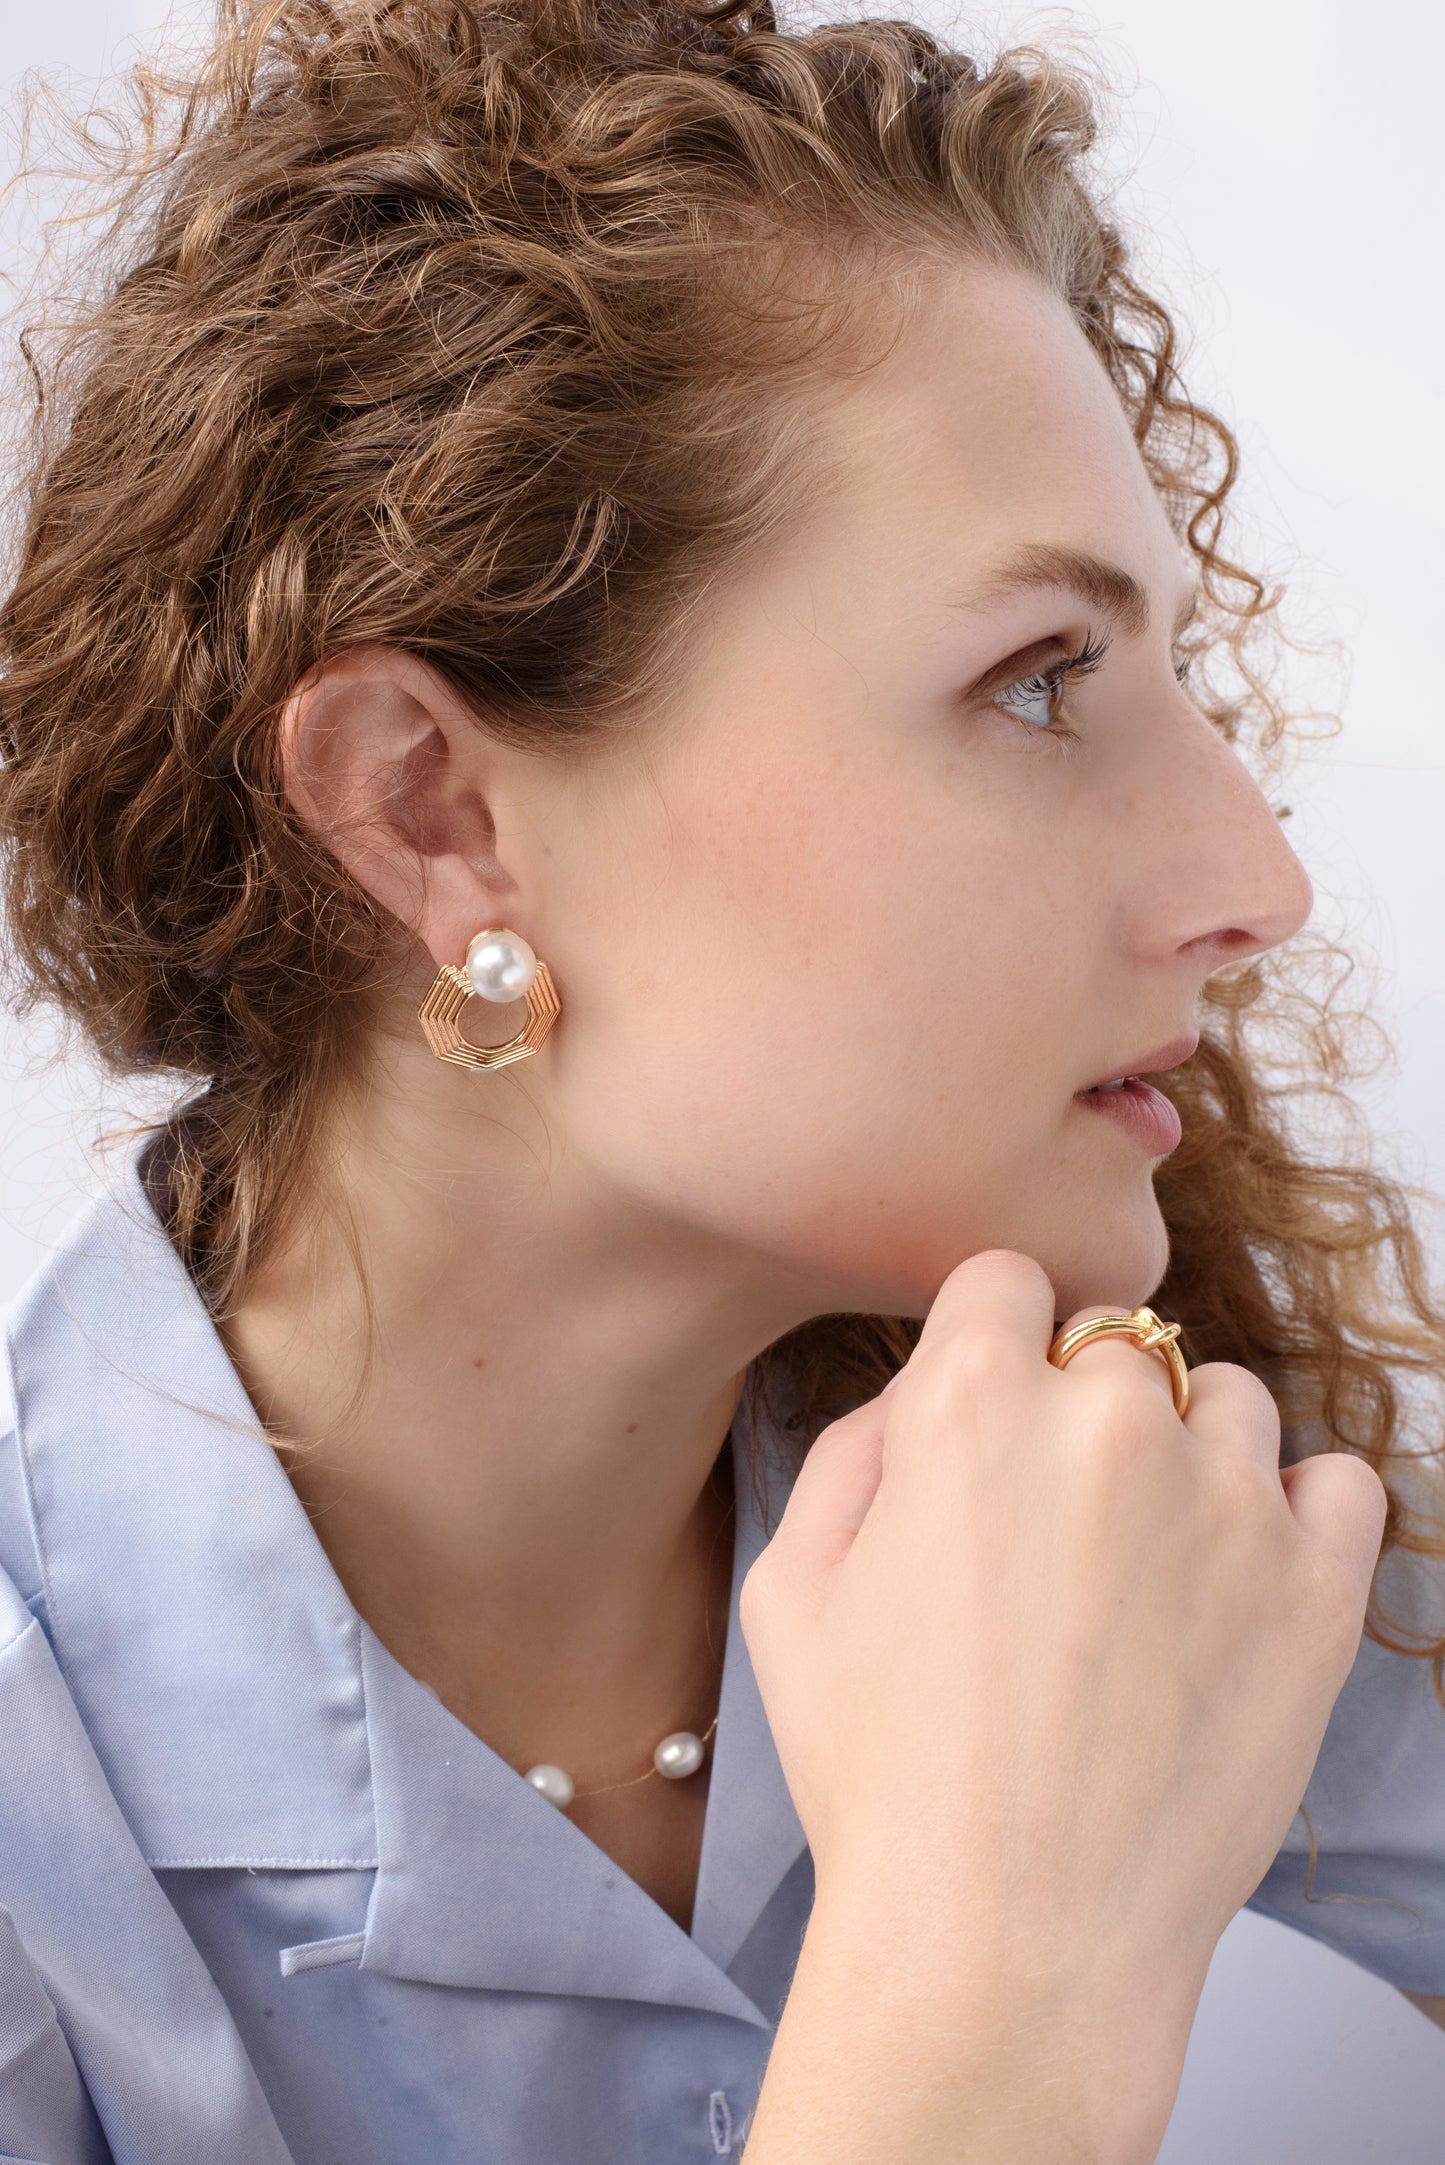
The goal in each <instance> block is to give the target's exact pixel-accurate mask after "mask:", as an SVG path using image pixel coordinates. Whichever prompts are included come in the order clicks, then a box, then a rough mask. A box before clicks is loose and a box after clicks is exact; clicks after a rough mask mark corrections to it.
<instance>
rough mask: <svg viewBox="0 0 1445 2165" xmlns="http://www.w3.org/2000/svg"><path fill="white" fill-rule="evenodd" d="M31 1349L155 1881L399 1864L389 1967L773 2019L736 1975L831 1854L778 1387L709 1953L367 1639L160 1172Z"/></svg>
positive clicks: (62, 1250) (740, 1569)
mask: <svg viewBox="0 0 1445 2165" xmlns="http://www.w3.org/2000/svg"><path fill="white" fill-rule="evenodd" d="M8 1351H9V1359H10V1368H11V1380H12V1387H13V1394H14V1400H15V1409H16V1426H17V1434H18V1437H19V1443H20V1450H21V1457H22V1462H23V1465H24V1468H25V1473H26V1480H27V1486H28V1494H29V1501H30V1507H31V1511H32V1515H33V1523H34V1529H35V1534H36V1547H37V1552H38V1555H39V1559H40V1563H41V1568H42V1572H43V1576H44V1582H45V1598H46V1603H47V1611H48V1621H49V1626H50V1631H51V1637H52V1642H53V1644H54V1647H55V1652H56V1656H57V1659H58V1661H59V1663H60V1666H61V1668H62V1670H63V1671H64V1674H65V1677H66V1681H67V1683H68V1685H69V1688H70V1691H71V1694H72V1696H73V1698H74V1699H75V1702H76V1704H77V1706H78V1708H79V1710H80V1713H81V1716H82V1719H83V1720H84V1723H85V1726H86V1729H87V1731H88V1733H89V1735H90V1738H91V1741H92V1743H93V1745H94V1747H95V1751H96V1754H97V1757H98V1758H99V1760H100V1763H101V1766H102V1768H103V1770H104V1772H105V1775H106V1779H107V1781H108V1782H109V1784H110V1786H111V1789H112V1790H113V1792H114V1794H115V1796H116V1798H117V1800H118V1802H119V1803H120V1805H121V1808H122V1810H123V1811H124V1813H125V1815H126V1818H127V1820H128V1822H129V1824H130V1826H131V1829H132V1831H133V1833H134V1835H135V1838H136V1841H137V1843H138V1845H139V1847H140V1849H141V1852H142V1854H143V1855H144V1856H145V1859H146V1861H147V1863H149V1864H150V1865H152V1866H155V1867H161V1866H169V1867H180V1866H197V1867H203V1866H223V1865H246V1866H255V1867H273V1868H276V1867H290V1868H363V1867H367V1868H369V1867H373V1866H374V1867H377V1872H376V1880H375V1884H374V1887H373V1891H372V1900H371V1907H370V1912H369V1915H368V1920H367V1935H366V1943H365V1950H364V1952H363V1955H362V1964H363V1967H369V1968H378V1969H385V1970H388V1971H390V1972H391V1973H392V1974H393V1975H398V1976H407V1977H416V1978H424V1979H427V1980H429V1981H432V1982H436V1983H447V1984H472V1985H489V1986H493V1987H506V1988H510V1989H514V1990H532V1991H548V1992H552V1991H561V1992H574V1993H575V1992H591V1993H599V1994H603V1995H606V1996H618V1997H632V1998H641V1999H660V2000H664V2001H671V2002H674V2003H677V2004H684V2005H693V2006H704V2007H711V2008H712V2009H714V2010H715V2011H716V2012H718V2013H725V2014H732V2015H737V2016H740V2017H741V2018H742V2019H745V2020H752V2021H762V2020H763V2017H762V2016H761V2015H760V2014H759V2013H758V2011H757V2009H756V2008H755V2007H754V2006H753V2003H752V2001H751V2000H749V1999H748V1998H747V1997H746V1995H745V1994H744V1993H742V1992H741V1991H740V1990H739V1988H738V1987H737V1986H736V1985H734V1984H733V1983H732V1981H731V1979H730V1978H728V1977H727V1976H726V1975H725V1971H726V1969H727V1966H728V1964H729V1963H730V1962H731V1961H732V1960H733V1958H734V1957H735V1955H736V1954H737V1952H738V1950H739V1949H740V1947H741V1946H742V1944H743V1942H744V1941H745V1940H746V1938H747V1936H748V1934H749V1932H750V1931H751V1930H752V1928H753V1926H754V1924H755V1923H756V1922H757V1920H758V1917H759V1915H760V1914H761V1912H762V1910H763V1908H764V1907H765V1905H766V1903H767V1901H768V1900H769V1898H770V1896H771V1895H772V1894H773V1892H774V1891H775V1890H776V1888H777V1886H778V1884H779V1882H780V1880H781V1879H782V1878H783V1876H784V1875H785V1874H786V1873H787V1872H788V1871H789V1870H790V1869H791V1868H792V1866H793V1865H794V1864H795V1863H796V1862H797V1861H798V1859H799V1858H800V1857H801V1856H802V1854H803V1852H804V1850H805V1848H806V1838H805V1836H804V1833H803V1830H802V1827H801V1825H800V1823H799V1821H798V1817H797V1813H796V1811H795V1809H794V1806H793V1803H792V1799H791V1797H790V1795H789V1792H788V1788H787V1784H786V1781H785V1779H784V1777H783V1773H782V1769H781V1766H780V1764H779V1762H778V1758H777V1752H776V1748H775V1746H774V1744H773V1739H772V1735H771V1731H770V1729H769V1726H768V1722H767V1717H766V1714H765V1712H764V1710H763V1706H762V1701H761V1698H760V1696H759V1693H758V1689H757V1683H756V1680H755V1678H754V1675H753V1670H752V1664H751V1662H750V1660H749V1659H748V1655H747V1649H746V1643H745V1641H744V1639H743V1636H742V1632H741V1629H740V1628H739V1624H738V1590H739V1588H740V1586H741V1583H742V1578H743V1575H744V1573H745V1572H746V1570H747V1568H748V1566H749V1565H750V1564H751V1562H752V1561H753V1559H754V1557H755V1556H756V1555H757V1554H758V1553H759V1551H760V1550H761V1549H762V1547H763V1546H764V1544H765V1542H766V1540H767V1538H768V1535H769V1533H770V1532H771V1530H772V1529H773V1527H775V1525H776V1522H777V1517H778V1514H779V1512H780V1510H781V1507H782V1502H783V1500H784V1498H785V1495H786V1490H787V1486H788V1481H789V1478H790V1476H789V1474H788V1471H787V1461H788V1456H789V1453H788V1449H787V1446H786V1445H784V1444H782V1442H781V1439H780V1438H779V1437H778V1435H777V1433H776V1431H775V1429H774V1427H773V1425H772V1424H771V1423H769V1422H768V1421H767V1420H765V1419H760V1422H759V1430H760V1441H761V1445H762V1457H761V1461H760V1470H761V1473H762V1477H763V1479H762V1490H763V1493H762V1497H761V1499H759V1498H758V1497H757V1496H755V1494H754V1491H753V1485H752V1482H751V1479H750V1469H749V1464H748V1456H747V1452H746V1449H745V1447H744V1442H743V1433H744V1429H745V1427H746V1418H747V1411H746V1409H747V1406H748V1403H749V1392H750V1391H751V1387H752V1375H751V1373H750V1374H749V1378H748V1389H747V1390H745V1392H744V1395H743V1399H742V1401H741V1402H740V1405H739V1413H738V1417H737V1419H735V1421H734V1423H733V1429H732V1437H731V1442H732V1450H733V1466H734V1477H735V1481H734V1490H735V1497H736V1510H737V1520H736V1531H735V1550H734V1564H733V1582H732V1595H731V1607H730V1613H729V1619H728V1635H727V1643H726V1648H725V1653H724V1669H723V1683H722V1697H721V1702H720V1706H719V1713H718V1725H717V1730H716V1733H715V1738H714V1745H713V1767H712V1773H711V1776H710V1790H709V1798H708V1814H707V1823H706V1832H705V1838H704V1843H703V1851H702V1857H701V1864H700V1874H699V1883H698V1892H697V1905H696V1910H695V1914H694V1920H693V1931H692V1934H691V1936H689V1935H688V1934H687V1933H684V1932H683V1931H682V1930H681V1929H680V1928H679V1927H678V1926H677V1925H676V1924H675V1923H674V1922H673V1920H672V1919H671V1918H670V1917H668V1916H667V1914H666V1912H665V1911H663V1910H662V1909H661V1908H660V1907H659V1906H658V1905H657V1904H656V1903H655V1902H653V1901H652V1899H651V1897H650V1896H648V1895H646V1894H645V1893H644V1892H643V1891H642V1889H641V1888H640V1887H638V1886H637V1884H636V1883H635V1881H633V1880H632V1879H630V1878H629V1877H628V1876H627V1875H626V1874H625V1873H623V1872H622V1871H621V1870H620V1868H619V1867H617V1866H615V1865H614V1864H613V1863H612V1861H611V1860H610V1859H609V1858H608V1857H607V1856H606V1855H605V1854H604V1853H603V1852H602V1851H601V1850H600V1849H598V1848H597V1847H596V1845H595V1844H594V1843H592V1842H590V1841H589V1840H588V1839H587V1837H586V1836H585V1835H583V1834H582V1833H581V1832H580V1830H579V1829H578V1828H576V1827H575V1826H574V1825H573V1824H572V1823H571V1822H570V1821H569V1820H567V1819H566V1818H565V1817H564V1815H562V1814H560V1813H558V1812H557V1811H556V1810H555V1808H554V1807H553V1806H551V1805H550V1804H548V1803H547V1802H546V1800H545V1799H544V1798H542V1797H541V1796H539V1795H538V1794H537V1793H536V1791H534V1790H532V1789H531V1788H529V1787H528V1785H527V1784H526V1783H524V1782H523V1781H522V1780H521V1778H520V1777H519V1776H518V1775H517V1774H516V1772H515V1771H514V1770H513V1769H512V1768H511V1767H510V1766H508V1765H507V1764H506V1763H505V1762H504V1761H503V1760H501V1759H500V1758H499V1757H498V1756H497V1755H496V1754H495V1753H494V1752H493V1751H492V1750H491V1749H490V1747H489V1746H487V1745H486V1744H485V1743H483V1742H482V1740H481V1739H480V1738H478V1737H477V1736H475V1735H474V1734H473V1733H472V1732H471V1731H470V1730H468V1729H467V1728H466V1727H465V1726H464V1725H463V1724H462V1723H461V1722H459V1721H457V1720H456V1718H455V1717H454V1716H453V1715H451V1714H450V1713H449V1712H448V1711H447V1709H446V1708H444V1707H443V1706H442V1705H441V1704H440V1702H439V1701H437V1700H436V1699H434V1698H433V1697H432V1696H431V1695H430V1694H429V1693H428V1692H427V1691H426V1689H425V1687H423V1686H422V1685H420V1684H419V1683H418V1682H417V1681H416V1679H415V1678H413V1677H411V1676H410V1675H408V1673H407V1672H406V1671H405V1670H404V1669H402V1668H401V1666H400V1665H399V1664H398V1663H397V1662H396V1661H395V1660H393V1658H392V1657H391V1656H390V1655H389V1654H388V1653H387V1651H386V1649H385V1648H384V1647H383V1646H382V1645H381V1643H380V1641H379V1640H377V1639H376V1638H375V1636H374V1635H373V1634H372V1633H371V1632H370V1631H369V1629H368V1627H367V1626H366V1625H365V1624H364V1622H363V1621H362V1620H361V1618H360V1617H359V1616H358V1615H357V1613H356V1611H355V1609H354V1608H353V1607H352V1604H351V1602H350V1600H349V1599H348V1597H347V1595H346V1592H345V1590H344V1588H343V1587H342V1585H341V1583H340V1581H339V1579H338V1578H337V1576H336V1574H335V1572H334V1571H333V1569H332V1567H331V1564H330V1562H329V1560H328V1558H327V1556H326V1553H325V1551H324V1549H323V1548H322V1547H321V1544H320V1542H319V1541H318V1540H317V1538H316V1535H315V1531H314V1529H313V1528H312V1526H311V1523H310V1521H309V1519H308V1518H307V1516H306V1512H305V1510H304V1508H303V1506H302V1504H301V1502H300V1500H299V1498H298V1497H297V1495H296V1492H295V1490H294V1489H293V1488H292V1486H291V1484H290V1482H289V1481H288V1479H287V1478H286V1475H285V1472H284V1471H283V1469H282V1467H281V1465H280V1462H279V1460H278V1459H277V1457H276V1455H275V1452H274V1450H273V1449H272V1447H271V1445H270V1443H269V1442H268V1440H267V1438H266V1436H265V1434H264V1431H263V1430H262V1428H261V1426H260V1424H259V1423H258V1421H257V1418H256V1414H255V1411H254V1409H253V1407H252V1406H251V1403H250V1401H249V1399H248V1398H247V1396H246V1394H245V1391H244V1389H243V1388H242V1385H241V1382H240V1379H239V1377H238V1375H237V1373H236V1371H235V1369H234V1367H233V1366H232V1364H231V1362H230V1360H229V1358H228V1356H227V1354H226V1351H225V1348H224V1346H223V1344H222V1342H221V1340H220V1337H219V1335H218V1333H217V1331H216V1329H215V1325H214V1323H213V1321H212V1319H211V1317H210V1315H209V1314H208V1312H207V1310H206V1308H205V1305H204V1303H203V1302H202V1300H201V1298H200V1295H199V1293H198V1292H197V1290H196V1287H195V1285H194V1283H193V1282H192V1280H191V1278H190V1275H189V1273H188V1272H187V1270H186V1268H185V1266H184V1264H183V1263H182V1261H181V1259H180V1257H179V1256H178V1254H177V1253H176V1251H175V1249H174V1248H173V1246H172V1244H171V1242H170V1240H169V1239H168V1238H167V1236H166V1233H165V1230H164V1228H163V1227H162V1225H161V1224H160V1221H159V1219H158V1218H157V1216H156V1213H155V1210H154V1208H153V1207H152V1204H151V1202H150V1200H149V1197H148V1196H147V1193H146V1190H145V1187H144V1184H143V1182H142V1179H141V1177H140V1171H139V1159H138V1156H132V1158H131V1159H130V1160H129V1161H128V1163H127V1165H126V1167H125V1170H124V1176H123V1178H122V1179H121V1180H120V1181H119V1182H118V1184H117V1186H116V1188H115V1189H114V1190H113V1191H112V1192H110V1193H108V1194H107V1195H105V1196H104V1197H102V1198H101V1199H100V1200H98V1201H97V1202H95V1203H94V1204H92V1205H90V1206H89V1207H88V1208H87V1209H86V1210H85V1211H84V1212H83V1213H82V1214H81V1215H80V1216H79V1218H77V1220H76V1221H75V1222H74V1223H73V1224H72V1226H71V1227H70V1229H69V1230H68V1232H67V1233H66V1234H65V1235H64V1236H63V1237H62V1239H61V1241H60V1242H59V1244H58V1246H57V1248H56V1249H55V1251H54V1252H53V1253H52V1255H51V1256H50V1257H49V1258H48V1260H47V1262H46V1264H45V1265H44V1266H43V1267H42V1269H41V1270H40V1271H39V1272H38V1273H37V1274H36V1276H35V1278H34V1279H32V1281H31V1283H30V1285H29V1286H28V1287H27V1289H26V1290H25V1292H24V1293H23V1294H22V1295H21V1297H20V1300H19V1301H18V1303H17V1304H16V1307H15V1309H14V1310H13V1312H12V1316H11V1321H10V1326H9V1331H8ZM760 1500H761V1505H762V1511H761V1512H760V1509H759V1503H760ZM763 1512H765V1513H766V1518H764V1516H763V1515H762V1513H763ZM479 1830H484V1832H480V1831H479ZM479 1865H480V1866H481V1870H480V1871H479Z"/></svg>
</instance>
